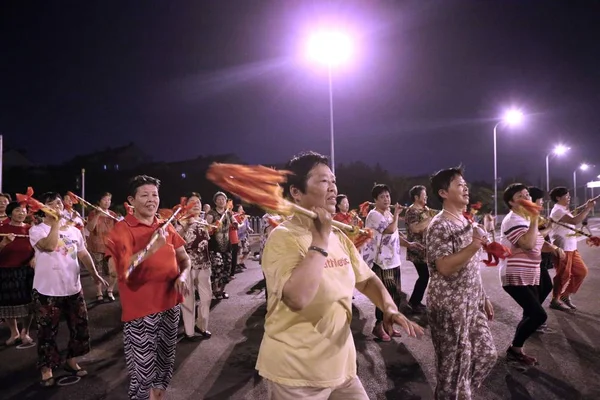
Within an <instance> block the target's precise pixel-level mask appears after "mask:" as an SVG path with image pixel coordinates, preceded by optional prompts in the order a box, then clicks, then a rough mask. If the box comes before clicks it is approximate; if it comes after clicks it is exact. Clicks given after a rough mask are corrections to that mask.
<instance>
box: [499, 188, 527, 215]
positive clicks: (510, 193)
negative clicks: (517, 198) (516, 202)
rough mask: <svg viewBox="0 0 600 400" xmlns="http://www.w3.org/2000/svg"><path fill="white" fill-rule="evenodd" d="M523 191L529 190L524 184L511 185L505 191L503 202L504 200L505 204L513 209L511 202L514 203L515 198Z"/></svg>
mask: <svg viewBox="0 0 600 400" xmlns="http://www.w3.org/2000/svg"><path fill="white" fill-rule="evenodd" d="M523 189H525V190H527V186H525V185H523V184H522V183H511V184H510V185H508V186H507V187H506V189H504V194H503V195H502V200H504V204H506V206H507V207H508V208H509V209H510V208H512V207H511V205H510V203H509V202H510V201H512V198H513V196H514V195H515V194H517V193H519V192H520V191H522V190H523Z"/></svg>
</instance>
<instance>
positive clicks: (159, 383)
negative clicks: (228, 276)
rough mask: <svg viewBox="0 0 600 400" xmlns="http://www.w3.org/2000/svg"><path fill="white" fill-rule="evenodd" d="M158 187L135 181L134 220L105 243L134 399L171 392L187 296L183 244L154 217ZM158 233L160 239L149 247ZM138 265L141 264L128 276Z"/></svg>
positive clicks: (149, 181) (127, 221)
mask: <svg viewBox="0 0 600 400" xmlns="http://www.w3.org/2000/svg"><path fill="white" fill-rule="evenodd" d="M159 186H160V181H159V180H158V179H156V178H152V177H150V176H146V175H140V176H136V177H135V178H133V179H132V180H131V182H130V186H129V197H128V198H127V200H128V201H129V203H131V205H133V207H134V210H133V215H127V216H126V217H125V219H124V220H122V221H119V222H117V223H116V224H115V227H114V228H113V230H112V231H111V232H110V233H109V234H108V236H107V238H106V240H105V245H106V255H107V256H108V257H109V264H110V266H111V268H113V269H114V270H115V271H116V272H117V276H118V279H119V294H120V298H121V308H122V310H123V314H122V320H123V322H124V323H125V324H124V327H123V342H124V351H125V361H126V363H127V370H128V372H129V377H130V381H129V397H130V398H131V399H150V400H155V399H160V398H162V397H163V395H164V392H165V391H166V390H167V387H168V386H169V383H170V381H171V378H172V377H173V367H174V364H175V347H176V344H177V329H178V327H179V314H180V310H179V308H180V307H179V303H181V301H182V300H183V299H182V295H185V294H187V292H188V288H187V284H186V281H187V276H188V273H189V269H190V258H189V256H188V254H187V252H186V251H185V247H184V245H185V241H184V240H183V239H182V238H181V236H179V234H178V233H177V232H176V231H175V228H173V226H172V225H171V224H168V225H167V226H164V223H163V222H162V221H159V220H158V219H157V218H156V212H157V211H158V205H159V203H160V197H159V195H158V189H159ZM155 233H158V240H156V241H155V242H154V244H153V245H152V246H151V247H150V248H146V246H147V245H148V244H149V243H150V240H151V238H152V237H153V236H154V234H155ZM134 260H135V261H136V262H138V261H141V262H140V264H139V265H138V266H137V268H135V269H134V270H133V272H131V274H130V275H129V276H127V271H128V269H129V267H130V266H131V265H132V263H133V262H134ZM148 371H152V373H148Z"/></svg>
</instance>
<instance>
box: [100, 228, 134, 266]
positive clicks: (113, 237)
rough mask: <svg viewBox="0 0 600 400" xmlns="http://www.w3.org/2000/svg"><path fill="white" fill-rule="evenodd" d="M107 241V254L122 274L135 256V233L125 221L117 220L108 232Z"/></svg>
mask: <svg viewBox="0 0 600 400" xmlns="http://www.w3.org/2000/svg"><path fill="white" fill-rule="evenodd" d="M104 243H105V246H106V247H105V254H106V256H107V257H110V258H112V259H113V262H114V265H115V267H116V269H117V274H118V275H119V276H122V274H124V273H125V270H126V269H127V268H128V267H129V260H130V259H131V257H132V256H133V235H132V234H131V232H130V231H129V228H128V226H127V223H126V222H125V221H120V222H117V223H116V224H115V226H114V228H113V229H112V230H111V231H110V232H109V233H108V235H107V237H106V240H105V241H104Z"/></svg>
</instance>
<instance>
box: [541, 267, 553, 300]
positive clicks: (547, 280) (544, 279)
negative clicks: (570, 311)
mask: <svg viewBox="0 0 600 400" xmlns="http://www.w3.org/2000/svg"><path fill="white" fill-rule="evenodd" d="M550 293H552V278H551V277H550V273H549V272H548V269H547V268H546V266H545V265H544V264H543V263H542V265H541V266H540V286H539V287H538V294H539V295H540V304H544V301H546V299H547V298H548V295H549V294H550Z"/></svg>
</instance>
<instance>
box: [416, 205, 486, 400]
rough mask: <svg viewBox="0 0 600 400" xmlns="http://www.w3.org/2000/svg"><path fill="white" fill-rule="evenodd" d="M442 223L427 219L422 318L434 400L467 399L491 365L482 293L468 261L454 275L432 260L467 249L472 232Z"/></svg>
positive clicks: (475, 260)
mask: <svg viewBox="0 0 600 400" xmlns="http://www.w3.org/2000/svg"><path fill="white" fill-rule="evenodd" d="M463 224H464V225H463V226H459V225H457V224H456V223H454V222H452V221H450V220H448V219H446V218H445V217H444V214H438V215H437V216H435V217H434V218H433V220H432V221H431V224H430V225H429V228H428V229H427V234H426V247H427V251H426V253H427V258H428V265H429V272H430V274H431V279H430V281H429V288H428V293H427V314H428V317H429V326H430V328H431V338H432V341H433V347H434V349H435V356H436V371H437V372H436V376H437V386H436V388H435V398H436V399H461V400H464V399H470V398H471V395H472V394H471V388H477V387H479V385H481V383H482V382H483V380H484V379H485V377H486V376H487V375H488V374H489V372H490V371H491V369H492V367H493V366H494V364H495V363H496V358H497V353H496V347H495V345H494V340H493V338H492V334H491V331H490V328H489V327H488V324H487V316H486V314H485V311H484V302H485V298H486V296H485V293H484V290H483V286H482V283H481V275H480V273H479V257H478V256H477V255H474V256H473V257H471V259H470V260H469V261H468V262H467V264H466V265H465V266H464V267H463V268H461V269H460V270H459V271H458V272H455V273H454V274H452V275H450V276H443V275H442V274H440V273H439V272H438V271H437V269H436V265H435V260H437V259H440V258H442V257H446V256H449V255H451V254H454V253H457V252H459V251H460V250H462V249H464V248H465V247H467V246H468V245H469V244H470V243H471V241H472V237H473V228H472V226H471V225H470V224H469V223H467V222H466V220H465V221H464V222H463Z"/></svg>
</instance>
